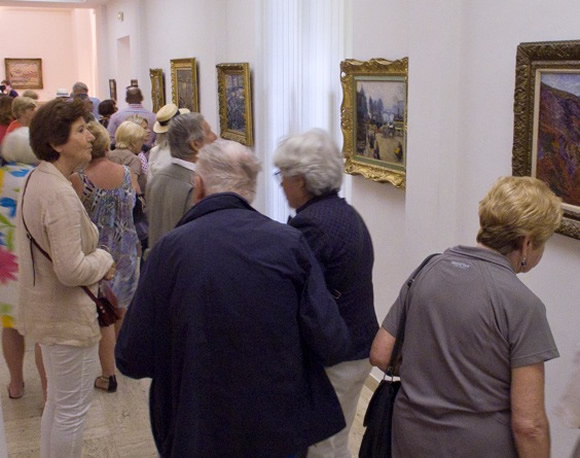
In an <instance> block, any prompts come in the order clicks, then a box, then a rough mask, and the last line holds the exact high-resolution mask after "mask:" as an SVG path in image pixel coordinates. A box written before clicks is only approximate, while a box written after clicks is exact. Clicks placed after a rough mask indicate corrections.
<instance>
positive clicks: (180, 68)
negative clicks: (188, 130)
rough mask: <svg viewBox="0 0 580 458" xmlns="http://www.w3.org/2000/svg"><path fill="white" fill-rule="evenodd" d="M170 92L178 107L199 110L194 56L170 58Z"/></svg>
mask: <svg viewBox="0 0 580 458" xmlns="http://www.w3.org/2000/svg"><path fill="white" fill-rule="evenodd" d="M171 86H172V87H171V94H172V99H173V103H174V104H175V105H177V106H178V107H179V108H188V109H189V110H190V111H193V112H196V113H198V112H199V96H198V89H197V62H196V60H195V57H190V58H186V59H171Z"/></svg>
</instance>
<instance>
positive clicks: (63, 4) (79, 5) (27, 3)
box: [0, 0, 109, 8]
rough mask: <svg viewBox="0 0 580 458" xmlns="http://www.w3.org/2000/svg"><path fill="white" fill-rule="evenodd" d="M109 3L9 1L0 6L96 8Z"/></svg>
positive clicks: (92, 0)
mask: <svg viewBox="0 0 580 458" xmlns="http://www.w3.org/2000/svg"><path fill="white" fill-rule="evenodd" d="M107 3H109V0H86V1H85V2H83V3H71V2H59V1H55V2H51V1H48V2H47V1H24V0H9V1H0V6H21V7H33V8H96V7H98V6H101V5H106V4H107Z"/></svg>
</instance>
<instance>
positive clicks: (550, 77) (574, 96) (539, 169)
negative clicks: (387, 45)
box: [532, 71, 580, 211]
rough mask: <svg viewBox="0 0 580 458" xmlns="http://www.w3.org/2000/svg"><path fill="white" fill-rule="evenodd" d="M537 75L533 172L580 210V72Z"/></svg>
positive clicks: (564, 201)
mask: <svg viewBox="0 0 580 458" xmlns="http://www.w3.org/2000/svg"><path fill="white" fill-rule="evenodd" d="M538 74H539V75H538V77H539V85H540V90H539V97H538V98H539V100H538V102H537V103H536V112H537V113H536V116H535V117H536V119H537V135H534V141H535V145H534V148H533V154H532V158H533V160H534V164H533V166H532V172H535V176H536V177H537V178H539V179H541V180H543V181H545V182H546V183H548V185H549V186H550V188H551V189H552V190H553V191H554V192H555V193H556V194H557V195H558V196H559V197H561V198H562V201H563V203H564V205H565V206H567V207H572V208H570V209H574V208H575V209H576V211H580V71H579V72H538Z"/></svg>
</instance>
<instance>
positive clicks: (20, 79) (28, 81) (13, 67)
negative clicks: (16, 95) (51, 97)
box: [4, 58, 43, 89]
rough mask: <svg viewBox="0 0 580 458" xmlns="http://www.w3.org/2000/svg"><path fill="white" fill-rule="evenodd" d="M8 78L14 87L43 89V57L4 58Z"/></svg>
mask: <svg viewBox="0 0 580 458" xmlns="http://www.w3.org/2000/svg"><path fill="white" fill-rule="evenodd" d="M4 66H5V70H6V73H5V75H6V79H7V80H8V81H10V86H11V87H12V88H14V89H42V88H43V84H42V59H11V58H6V59H4Z"/></svg>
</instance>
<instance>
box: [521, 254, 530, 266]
mask: <svg viewBox="0 0 580 458" xmlns="http://www.w3.org/2000/svg"><path fill="white" fill-rule="evenodd" d="M527 263H528V260H527V259H526V257H525V256H524V258H523V259H522V262H521V263H520V265H521V266H522V267H526V264H527Z"/></svg>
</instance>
